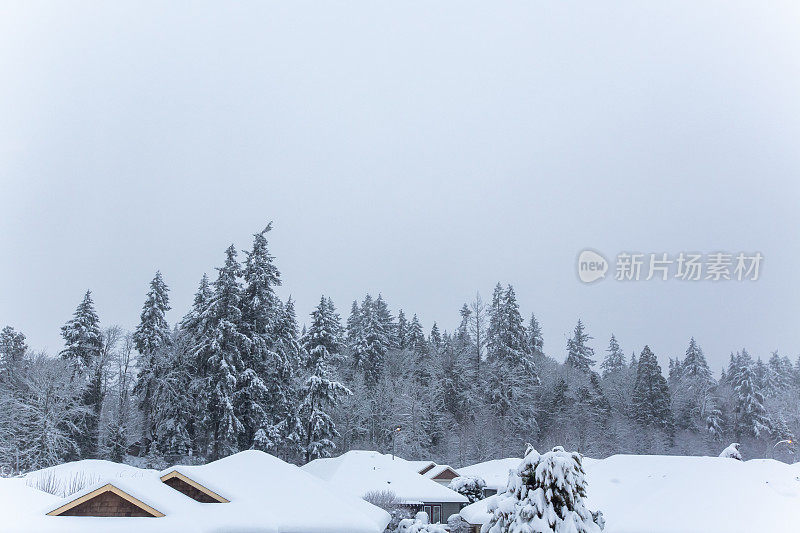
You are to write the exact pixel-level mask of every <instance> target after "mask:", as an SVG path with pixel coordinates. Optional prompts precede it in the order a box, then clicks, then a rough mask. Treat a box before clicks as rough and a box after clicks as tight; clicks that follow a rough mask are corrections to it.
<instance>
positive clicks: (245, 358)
mask: <svg viewBox="0 0 800 533" xmlns="http://www.w3.org/2000/svg"><path fill="white" fill-rule="evenodd" d="M271 229H272V223H269V224H268V225H267V227H266V228H265V229H264V230H263V231H261V232H259V233H256V234H255V235H253V247H252V249H251V250H250V251H249V252H246V253H245V255H246V257H245V261H244V267H243V269H242V276H243V279H244V287H243V290H242V302H241V308H242V331H243V332H244V334H245V335H246V336H247V338H248V340H249V343H248V348H247V350H245V351H243V352H242V371H241V379H240V381H239V383H238V388H237V390H236V393H235V398H234V406H235V409H236V415H237V417H238V418H239V420H240V421H241V422H242V425H243V426H244V429H243V431H242V433H241V434H240V435H239V447H240V448H244V449H247V448H250V447H252V446H253V443H254V441H255V436H256V433H257V432H259V430H262V433H261V435H262V437H263V434H264V431H266V432H267V433H274V432H275V431H277V430H275V429H274V428H277V427H278V426H279V425H280V424H281V423H283V422H284V419H285V416H286V412H287V411H288V406H287V405H286V404H287V403H288V401H289V400H288V396H289V395H287V391H286V385H287V380H288V379H290V376H291V374H292V369H291V368H290V362H289V361H288V360H287V359H286V358H285V357H284V354H283V353H281V350H279V343H278V342H276V341H277V340H278V339H277V338H276V336H277V334H279V333H280V332H279V331H278V330H279V327H280V321H281V320H282V317H283V313H284V310H283V304H282V303H281V302H280V300H279V298H278V297H277V295H276V294H275V287H277V286H279V285H280V284H281V278H280V272H279V271H278V268H277V267H276V266H275V264H274V257H273V256H272V255H271V254H270V252H269V247H268V242H267V237H266V234H267V233H268V232H269V231H270V230H271ZM265 444H266V443H265V442H263V441H262V442H261V446H264V445H265ZM267 447H269V446H267Z"/></svg>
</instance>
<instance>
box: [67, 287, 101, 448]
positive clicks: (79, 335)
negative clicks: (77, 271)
mask: <svg viewBox="0 0 800 533" xmlns="http://www.w3.org/2000/svg"><path fill="white" fill-rule="evenodd" d="M61 336H62V337H63V338H64V343H65V347H64V349H63V350H62V351H61V357H62V359H64V360H66V361H68V362H69V363H70V365H71V366H72V370H73V379H74V380H75V382H76V385H77V387H78V388H79V390H82V397H81V403H82V405H83V406H85V407H86V414H85V416H83V417H82V419H81V420H77V421H73V422H72V427H73V428H74V429H75V430H76V431H77V433H76V434H75V435H74V439H75V441H76V442H77V444H78V447H79V449H80V457H83V458H93V457H96V456H97V451H98V446H99V439H100V431H99V423H100V413H101V411H102V407H103V397H102V368H101V365H100V354H101V352H102V350H103V334H102V332H101V331H100V319H99V318H98V316H97V312H96V311H95V309H94V302H93V301H92V293H91V291H86V294H85V295H84V297H83V301H82V302H81V303H80V304H79V305H78V308H77V309H76V310H75V314H74V315H73V318H72V319H71V320H70V321H69V322H67V323H66V324H65V325H64V326H63V327H62V328H61Z"/></svg>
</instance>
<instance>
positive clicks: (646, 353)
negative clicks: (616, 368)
mask: <svg viewBox="0 0 800 533" xmlns="http://www.w3.org/2000/svg"><path fill="white" fill-rule="evenodd" d="M632 407H633V418H634V420H635V421H636V422H638V423H639V424H641V425H642V426H644V427H654V428H658V429H663V430H666V431H667V432H671V431H672V426H673V420H672V411H670V399H669V387H668V386H667V380H666V379H665V378H664V376H663V374H662V373H661V366H659V364H658V360H657V359H656V356H655V355H654V354H653V352H652V351H650V347H648V346H645V347H644V349H643V350H642V353H641V355H640V356H639V366H638V368H637V372H636V383H635V385H634V387H633V399H632Z"/></svg>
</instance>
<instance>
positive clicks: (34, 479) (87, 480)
mask: <svg viewBox="0 0 800 533" xmlns="http://www.w3.org/2000/svg"><path fill="white" fill-rule="evenodd" d="M98 481H100V476H98V475H96V474H95V475H91V474H85V473H83V472H75V473H73V474H72V475H70V476H69V477H66V478H61V477H59V476H57V475H56V474H55V473H54V472H44V473H42V474H38V475H34V476H30V477H28V478H26V479H25V484H26V485H28V486H29V487H33V488H34V489H39V490H41V491H42V492H46V493H48V494H52V495H53V496H58V497H59V498H66V497H67V496H70V495H71V494H75V493H76V492H78V491H80V490H83V489H85V488H86V487H88V486H89V485H94V484H95V483H97V482H98Z"/></svg>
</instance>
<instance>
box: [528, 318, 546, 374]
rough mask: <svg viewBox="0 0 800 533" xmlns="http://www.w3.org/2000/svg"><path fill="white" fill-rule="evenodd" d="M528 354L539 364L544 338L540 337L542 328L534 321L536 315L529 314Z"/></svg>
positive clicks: (542, 353)
mask: <svg viewBox="0 0 800 533" xmlns="http://www.w3.org/2000/svg"><path fill="white" fill-rule="evenodd" d="M527 338H528V353H529V354H530V355H531V357H532V358H533V360H534V361H537V362H541V361H542V359H544V338H543V336H542V327H541V326H540V325H539V321H538V320H537V319H536V315H534V314H533V313H531V318H530V321H529V322H528V337H527Z"/></svg>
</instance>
